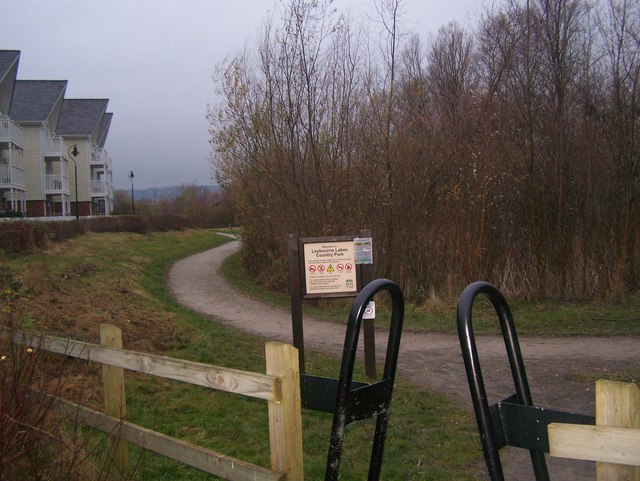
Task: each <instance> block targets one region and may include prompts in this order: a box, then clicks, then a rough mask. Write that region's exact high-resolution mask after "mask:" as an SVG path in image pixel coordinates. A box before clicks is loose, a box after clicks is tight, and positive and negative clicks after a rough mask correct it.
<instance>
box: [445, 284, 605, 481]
mask: <svg viewBox="0 0 640 481" xmlns="http://www.w3.org/2000/svg"><path fill="white" fill-rule="evenodd" d="M479 294H485V295H486V296H487V297H488V298H489V300H490V301H491V303H492V304H493V307H494V308H495V310H496V314H497V315H498V319H499V321H500V329H501V331H502V337H503V338H504V343H505V347H506V350H507V357H508V359H509V365H510V367H511V375H512V377H513V382H514V385H515V389H516V393H515V394H514V395H512V396H510V397H508V398H506V399H505V400H504V401H501V402H498V403H497V404H495V405H493V406H491V407H489V403H488V400H487V393H486V390H485V385H484V381H483V379H482V369H481V368H480V360H479V358H478V349H477V347H476V342H475V338H474V335H473V328H472V323H471V311H472V308H473V302H474V301H475V299H476V297H477V296H478V295H479ZM457 323H458V337H459V339H460V347H461V349H462V357H463V359H464V366H465V369H466V371H467V380H468V381H469V389H470V391H471V399H472V401H473V409H474V411H475V414H476V420H477V422H478V430H479V431H480V440H481V442H482V450H483V451H484V458H485V462H486V464H487V469H488V471H489V476H490V477H491V480H492V481H504V474H503V471H502V463H501V461H500V452H499V451H500V449H501V448H503V447H504V446H515V447H518V448H524V449H528V450H529V452H530V455H531V463H532V466H533V471H534V474H535V477H536V481H549V479H550V478H549V472H548V470H547V463H546V461H545V458H544V453H545V452H546V453H548V452H549V437H548V434H547V426H548V425H549V424H550V423H554V422H560V423H571V424H595V418H594V417H593V416H586V415H582V414H573V413H567V412H562V411H553V410H550V409H545V408H539V407H536V406H534V405H533V401H532V400H531V391H530V389H529V382H528V381H527V375H526V372H525V369H524V361H523V359H522V352H521V351H520V344H519V342H518V336H517V334H516V328H515V324H514V322H513V316H512V314H511V309H510V308H509V304H508V303H507V301H506V300H505V298H504V297H503V295H502V294H501V293H500V291H499V290H498V289H496V288H495V287H494V286H492V285H491V284H489V283H488V282H474V283H473V284H470V285H469V286H467V288H466V289H465V290H464V291H463V292H462V295H461V296H460V300H459V302H458V308H457Z"/></svg>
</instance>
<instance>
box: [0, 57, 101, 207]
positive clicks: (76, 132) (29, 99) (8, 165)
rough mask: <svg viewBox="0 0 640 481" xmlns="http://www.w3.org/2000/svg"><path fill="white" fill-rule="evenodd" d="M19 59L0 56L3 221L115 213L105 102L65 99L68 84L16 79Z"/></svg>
mask: <svg viewBox="0 0 640 481" xmlns="http://www.w3.org/2000/svg"><path fill="white" fill-rule="evenodd" d="M19 58H20V52H19V51H13V50H0V215H2V212H7V211H9V212H12V213H15V212H18V213H22V214H24V215H26V216H29V217H45V216H46V217H49V216H73V215H76V214H78V215H83V216H85V215H108V214H111V212H112V210H113V190H112V167H111V158H110V157H109V155H108V153H107V151H106V150H105V148H104V145H105V142H106V139H107V136H108V133H109V127H110V125H111V120H112V118H113V114H112V113H109V112H106V108H107V104H108V100H107V99H66V98H65V94H66V89H67V83H68V82H67V81H66V80H20V79H17V73H18V62H19Z"/></svg>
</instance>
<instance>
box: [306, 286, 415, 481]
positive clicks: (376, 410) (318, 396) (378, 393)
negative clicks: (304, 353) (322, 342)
mask: <svg viewBox="0 0 640 481" xmlns="http://www.w3.org/2000/svg"><path fill="white" fill-rule="evenodd" d="M380 291H388V292H389V293H390V294H391V299H392V311H391V326H390V328H389V340H388V344H387V355H386V357H385V363H384V372H383V374H382V379H381V380H380V381H377V382H374V383H371V384H368V383H362V382H355V381H352V379H353V367H354V365H355V361H356V351H357V347H358V337H359V334H360V328H361V325H362V317H363V315H364V310H365V308H366V307H367V304H368V303H369V301H370V300H371V299H373V297H374V296H375V295H376V294H377V293H379V292H380ZM403 319H404V298H403V295H402V291H401V290H400V287H398V285H397V284H395V283H393V282H391V281H389V280H387V279H377V280H375V281H373V282H371V283H369V284H367V285H366V286H365V287H364V288H363V289H362V291H360V294H358V296H357V297H356V299H355V301H354V302H353V306H352V308H351V312H350V313H349V321H348V323H347V331H346V335H345V340H344V349H343V352H342V366H341V368H340V377H339V378H338V379H332V378H324V377H319V376H312V375H309V374H301V376H300V377H301V381H300V383H301V386H300V388H301V397H302V406H303V407H304V408H307V409H313V410H316V411H323V412H332V413H333V426H332V429H331V439H330V444H329V453H328V456H327V469H326V474H325V481H335V480H337V479H338V469H339V465H340V454H341V452H342V445H343V441H344V434H345V427H346V426H347V425H349V424H351V423H353V422H355V421H360V420H362V419H368V418H371V417H376V429H375V434H374V438H373V446H372V448H371V459H370V462H369V477H368V480H369V481H377V480H378V479H379V477H380V467H381V465H382V452H383V450H384V442H385V437H386V434H387V424H388V421H389V405H390V404H391V394H392V391H393V383H394V380H395V375H396V366H397V363H398V353H399V351H400V336H401V334H402V322H403Z"/></svg>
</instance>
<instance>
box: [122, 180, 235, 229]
mask: <svg viewBox="0 0 640 481" xmlns="http://www.w3.org/2000/svg"><path fill="white" fill-rule="evenodd" d="M113 214H114V215H131V214H135V215H137V216H144V217H159V216H165V217H167V216H173V217H176V218H177V217H180V218H182V219H183V221H184V222H186V223H187V224H188V225H189V226H192V227H228V226H229V225H231V224H233V222H234V217H235V215H234V212H233V209H232V206H231V205H230V204H229V202H228V201H227V200H226V198H225V195H224V193H222V192H214V191H211V190H210V189H209V188H207V187H206V186H202V185H196V184H183V185H181V186H180V187H179V188H178V189H177V193H176V195H175V196H172V197H170V196H166V195H160V196H159V197H158V198H154V199H136V198H135V194H134V198H133V199H132V198H131V194H130V193H129V191H127V190H125V189H118V190H115V191H114V192H113ZM184 222H178V224H177V225H176V227H180V228H182V227H183V226H184Z"/></svg>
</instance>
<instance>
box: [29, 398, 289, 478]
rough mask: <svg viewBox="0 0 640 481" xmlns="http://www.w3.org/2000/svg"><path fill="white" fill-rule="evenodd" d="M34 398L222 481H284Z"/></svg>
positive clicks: (208, 452) (73, 406) (194, 448)
mask: <svg viewBox="0 0 640 481" xmlns="http://www.w3.org/2000/svg"><path fill="white" fill-rule="evenodd" d="M34 395H35V396H38V397H40V398H44V397H47V398H49V399H52V400H53V402H54V404H55V406H56V407H57V408H58V409H59V410H60V412H61V413H62V414H64V415H65V416H67V417H69V418H70V419H72V420H74V421H76V420H77V421H78V422H81V423H83V424H86V425H87V426H91V427H93V428H96V429H99V430H101V431H104V432H105V433H107V434H111V435H116V436H118V437H119V438H120V439H122V440H125V441H128V442H130V443H133V444H136V445H138V446H140V447H142V448H144V449H147V450H149V451H153V452H154V453H158V454H161V455H163V456H166V457H168V458H171V459H175V460H176V461H179V462H181V463H184V464H188V465H189V466H193V467H195V468H198V469H200V470H202V471H205V472H207V473H210V474H214V475H216V476H219V477H221V478H223V479H233V480H237V481H282V480H284V479H285V476H284V474H281V473H277V472H275V471H271V470H269V469H266V468H262V467H260V466H256V465H254V464H251V463H247V462H246V461H242V460H240V459H235V458H232V457H230V456H225V455H224V454H220V453H217V452H216V451H212V450H210V449H206V448H202V447H199V446H196V445H194V444H191V443H188V442H186V441H182V440H180V439H175V438H172V437H170V436H167V435H165V434H162V433H158V432H155V431H152V430H150V429H147V428H144V427H142V426H138V425H136V424H133V423H129V422H126V421H121V420H119V419H117V418H114V417H111V416H107V415H105V414H103V413H101V412H99V411H95V410H93V409H89V408H86V407H84V406H81V405H79V404H76V403H72V402H70V401H66V400H64V399H60V398H57V397H50V396H45V395H43V394H41V393H34Z"/></svg>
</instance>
